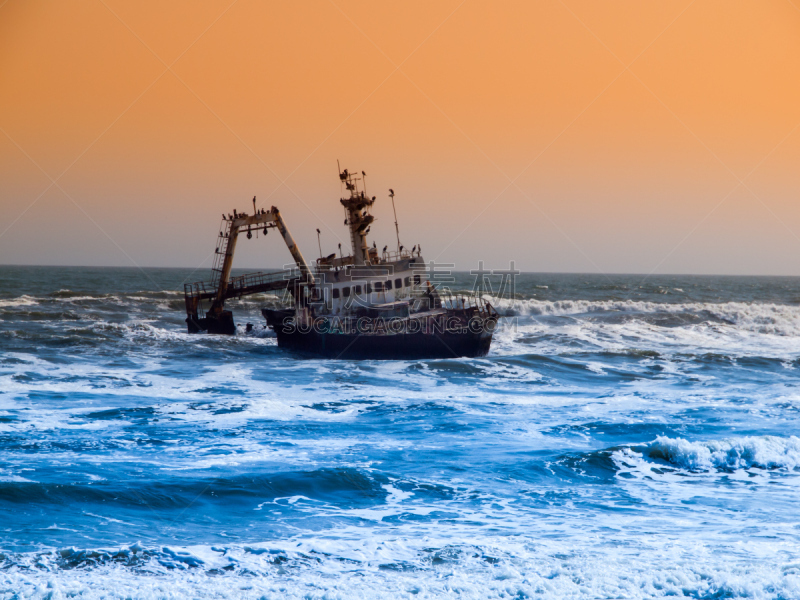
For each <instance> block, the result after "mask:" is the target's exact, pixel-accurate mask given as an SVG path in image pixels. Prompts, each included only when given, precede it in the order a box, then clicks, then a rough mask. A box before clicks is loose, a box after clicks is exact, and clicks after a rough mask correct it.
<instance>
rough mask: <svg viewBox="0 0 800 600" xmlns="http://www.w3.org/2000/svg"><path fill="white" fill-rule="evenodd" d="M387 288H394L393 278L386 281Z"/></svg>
mask: <svg viewBox="0 0 800 600" xmlns="http://www.w3.org/2000/svg"><path fill="white" fill-rule="evenodd" d="M386 289H387V291H388V290H390V289H392V280H391V279H390V280H389V281H387V282H386Z"/></svg>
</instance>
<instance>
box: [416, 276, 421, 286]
mask: <svg viewBox="0 0 800 600" xmlns="http://www.w3.org/2000/svg"><path fill="white" fill-rule="evenodd" d="M421 281H422V278H421V277H420V276H419V275H414V285H419V284H420V282H421Z"/></svg>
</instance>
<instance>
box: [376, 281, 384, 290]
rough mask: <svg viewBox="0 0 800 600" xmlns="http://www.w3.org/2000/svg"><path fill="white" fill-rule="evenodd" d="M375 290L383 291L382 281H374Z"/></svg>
mask: <svg viewBox="0 0 800 600" xmlns="http://www.w3.org/2000/svg"><path fill="white" fill-rule="evenodd" d="M375 291H376V292H382V291H383V282H382V281H376V282H375Z"/></svg>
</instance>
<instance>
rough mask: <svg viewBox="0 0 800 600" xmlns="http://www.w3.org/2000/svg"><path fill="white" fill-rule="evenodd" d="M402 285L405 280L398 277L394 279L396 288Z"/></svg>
mask: <svg viewBox="0 0 800 600" xmlns="http://www.w3.org/2000/svg"><path fill="white" fill-rule="evenodd" d="M401 287H403V280H402V279H400V278H399V277H398V278H397V279H395V280H394V289H396V290H399V289H400V288H401Z"/></svg>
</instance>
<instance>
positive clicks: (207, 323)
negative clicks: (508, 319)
mask: <svg viewBox="0 0 800 600" xmlns="http://www.w3.org/2000/svg"><path fill="white" fill-rule="evenodd" d="M362 175H363V172H362ZM339 178H340V181H341V183H342V186H343V190H344V194H343V196H344V197H342V198H341V200H340V202H341V204H342V206H343V207H344V209H345V214H346V218H345V224H346V225H347V226H348V228H349V232H350V243H351V246H352V254H350V255H349V256H342V255H341V254H342V253H341V245H340V255H339V256H337V255H336V254H331V255H330V256H327V257H322V256H320V258H319V259H317V261H316V264H315V266H314V268H313V269H312V268H311V267H310V266H309V265H308V263H307V262H306V260H305V258H304V257H303V255H302V253H301V252H300V249H299V248H298V247H297V244H295V242H294V239H293V238H292V236H291V234H290V233H289V230H288V228H287V227H286V224H285V222H284V221H283V218H282V217H281V214H280V211H278V209H277V208H275V207H274V206H273V207H272V208H271V209H269V210H266V209H256V202H255V198H253V214H252V215H250V214H247V213H242V212H237V211H235V210H234V211H233V214H229V215H223V216H222V219H223V221H222V223H223V226H222V227H221V228H220V233H219V239H218V243H217V249H216V253H215V261H214V266H213V268H212V281H210V282H207V283H206V282H198V283H193V284H186V285H185V286H184V294H185V299H186V313H187V318H186V323H187V326H188V330H189V332H190V333H198V332H201V331H207V332H209V333H222V334H234V333H235V332H236V327H235V325H234V321H233V315H232V313H231V312H230V311H229V310H225V300H227V299H230V298H241V297H242V296H246V295H249V294H258V293H264V292H276V291H282V290H284V291H287V292H289V294H290V296H289V297H290V298H291V306H290V307H289V308H264V309H262V311H261V312H262V314H263V315H264V317H265V318H266V322H267V326H269V327H270V328H272V329H273V330H274V331H275V335H276V337H277V340H278V346H279V347H282V348H287V349H290V350H295V351H299V352H302V353H307V354H312V355H320V356H325V357H329V358H343V359H349V358H383V359H401V358H403V359H407V358H411V359H414V358H452V357H461V356H466V357H474V356H485V355H486V354H487V353H488V352H489V346H490V345H491V342H492V334H493V332H494V330H495V327H496V325H497V319H498V313H497V311H495V309H494V308H493V307H492V305H491V304H490V303H489V302H487V301H486V300H484V299H483V298H481V297H479V296H477V295H453V294H451V293H450V292H449V291H447V290H446V289H444V288H442V287H440V286H439V285H437V283H436V281H432V280H433V279H434V277H433V275H432V274H431V270H432V268H431V269H429V268H427V267H426V264H425V261H424V259H423V258H422V255H421V250H420V247H419V246H414V247H413V248H412V249H411V250H407V249H406V248H405V247H403V246H402V245H401V244H400V236H399V230H397V217H396V212H395V229H396V230H397V231H398V235H397V249H396V250H393V251H388V247H384V248H383V250H382V251H379V250H378V248H377V245H376V244H375V243H374V242H373V244H372V245H371V246H370V244H369V242H368V240H367V234H368V233H369V231H370V226H371V224H372V223H373V221H374V220H375V217H373V216H372V214H371V209H372V206H373V204H374V203H375V197H374V196H373V197H371V198H370V197H369V196H367V194H366V192H365V190H364V189H363V188H364V184H363V179H362V178H359V177H357V176H355V175H354V174H352V173H350V172H348V171H347V169H345V170H344V171H340V173H339ZM359 182H361V183H359ZM359 188H361V189H359ZM390 196H391V198H392V206H393V208H394V192H392V191H391V190H390ZM273 228H276V229H277V230H278V231H279V232H280V234H281V236H282V237H283V240H284V242H285V243H286V246H287V248H288V249H289V252H290V253H291V255H292V258H293V259H294V261H295V264H296V268H295V269H291V270H283V271H279V272H272V273H260V272H259V273H251V274H248V275H242V276H239V277H231V268H232V266H233V256H234V252H235V250H236V242H237V240H238V237H239V235H240V234H241V233H242V232H245V233H246V235H247V237H248V238H252V236H253V233H256V234H258V233H259V232H263V234H267V233H268V231H269V230H270V229H273ZM317 233H318V234H319V230H317ZM320 254H322V253H321V251H320ZM205 306H208V308H207V309H205V315H204V316H201V314H202V313H203V312H204V307H205Z"/></svg>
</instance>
